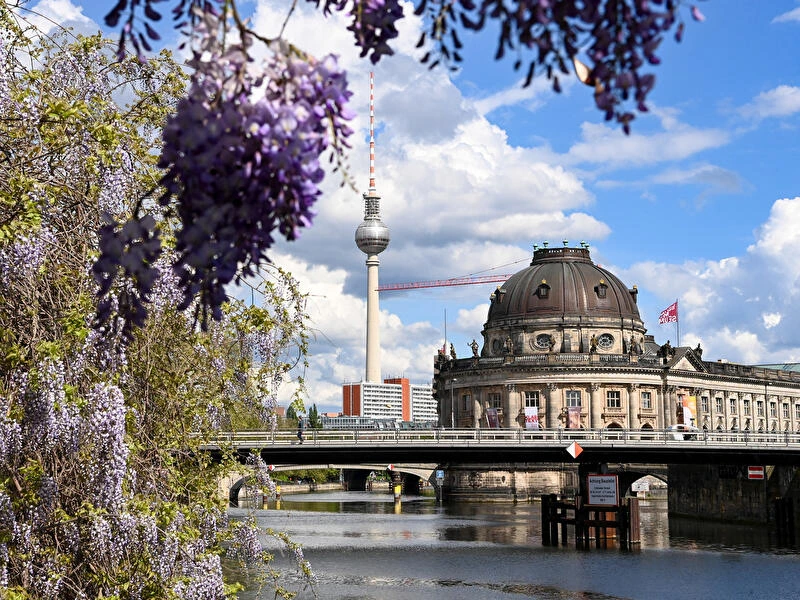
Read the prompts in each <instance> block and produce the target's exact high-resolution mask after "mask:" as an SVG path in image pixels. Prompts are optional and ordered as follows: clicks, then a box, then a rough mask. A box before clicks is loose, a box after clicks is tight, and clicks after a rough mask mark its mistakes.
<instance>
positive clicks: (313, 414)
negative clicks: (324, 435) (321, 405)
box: [308, 404, 322, 429]
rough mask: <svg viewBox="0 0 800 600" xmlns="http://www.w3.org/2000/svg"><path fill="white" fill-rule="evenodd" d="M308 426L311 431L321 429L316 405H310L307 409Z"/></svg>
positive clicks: (320, 420)
mask: <svg viewBox="0 0 800 600" xmlns="http://www.w3.org/2000/svg"><path fill="white" fill-rule="evenodd" d="M308 426H309V427H310V428H311V429H322V419H320V417H319V412H318V411H317V405H316V404H312V405H311V408H309V409H308Z"/></svg>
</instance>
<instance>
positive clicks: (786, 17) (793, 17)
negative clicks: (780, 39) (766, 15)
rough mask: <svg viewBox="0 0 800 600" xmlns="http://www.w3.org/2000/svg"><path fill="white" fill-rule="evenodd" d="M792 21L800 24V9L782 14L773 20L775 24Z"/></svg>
mask: <svg viewBox="0 0 800 600" xmlns="http://www.w3.org/2000/svg"><path fill="white" fill-rule="evenodd" d="M792 21H797V22H800V7H797V8H793V9H792V10H790V11H789V12H785V13H783V14H780V15H778V16H777V17H775V18H774V19H772V22H773V23H789V22H792Z"/></svg>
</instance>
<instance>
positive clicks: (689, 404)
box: [682, 396, 697, 425]
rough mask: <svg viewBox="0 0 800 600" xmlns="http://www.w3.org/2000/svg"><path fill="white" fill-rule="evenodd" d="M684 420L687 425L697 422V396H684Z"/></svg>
mask: <svg viewBox="0 0 800 600" xmlns="http://www.w3.org/2000/svg"><path fill="white" fill-rule="evenodd" d="M682 404H683V422H684V423H685V424H686V425H696V424H697V396H683V403H682Z"/></svg>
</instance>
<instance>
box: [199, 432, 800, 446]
mask: <svg viewBox="0 0 800 600" xmlns="http://www.w3.org/2000/svg"><path fill="white" fill-rule="evenodd" d="M571 442H579V443H581V444H587V445H592V446H597V445H613V446H617V445H624V446H643V447H644V446H647V447H652V446H654V445H659V444H660V445H670V446H672V445H686V446H698V445H709V446H715V447H751V446H755V447H787V446H792V447H794V446H796V447H798V449H800V433H790V432H767V433H758V432H749V431H699V432H688V433H684V432H676V431H671V430H642V429H542V430H524V429H479V428H476V429H397V430H388V431H387V430H371V429H311V430H306V431H305V434H304V440H303V443H304V445H312V446H319V445H326V446H349V445H359V444H364V445H375V446H384V445H390V444H402V445H436V444H444V445H449V446H458V445H462V446H473V445H476V444H481V445H486V446H487V447H488V446H493V445H502V446H507V445H509V444H525V445H531V446H550V445H565V444H569V443H571ZM223 445H224V446H233V447H239V448H257V447H262V448H263V447H266V446H272V445H280V446H288V445H297V448H298V450H300V449H301V448H302V447H303V446H301V445H300V442H299V440H298V438H297V435H296V432H294V431H275V432H265V431H239V432H235V433H225V434H220V435H219V436H218V438H217V439H216V440H214V441H213V442H212V443H211V444H209V446H217V447H218V446H223Z"/></svg>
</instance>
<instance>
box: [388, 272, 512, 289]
mask: <svg viewBox="0 0 800 600" xmlns="http://www.w3.org/2000/svg"><path fill="white" fill-rule="evenodd" d="M509 277H511V275H480V276H477V277H471V276H470V277H453V278H451V279H434V280H431V281H410V282H408V283H387V284H386V285H381V286H378V291H379V292H396V291H398V290H417V289H420V288H433V287H447V286H452V285H476V284H480V283H503V282H505V281H506V280H507V279H508V278H509Z"/></svg>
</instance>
